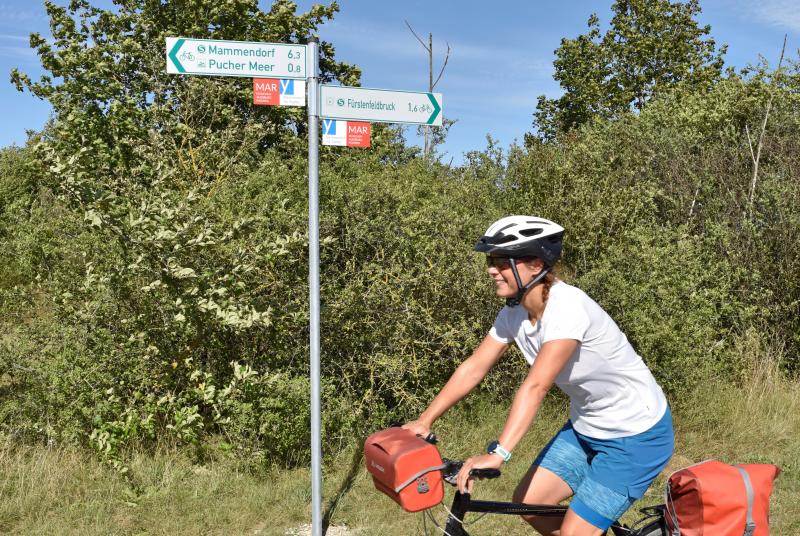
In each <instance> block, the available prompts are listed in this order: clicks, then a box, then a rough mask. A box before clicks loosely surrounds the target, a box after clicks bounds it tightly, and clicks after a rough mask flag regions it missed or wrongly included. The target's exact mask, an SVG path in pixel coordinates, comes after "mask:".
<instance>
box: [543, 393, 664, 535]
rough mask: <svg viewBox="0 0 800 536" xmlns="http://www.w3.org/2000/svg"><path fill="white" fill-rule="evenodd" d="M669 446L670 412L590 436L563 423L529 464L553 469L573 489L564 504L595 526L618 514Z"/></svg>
mask: <svg viewBox="0 0 800 536" xmlns="http://www.w3.org/2000/svg"><path fill="white" fill-rule="evenodd" d="M674 447H675V436H674V434H673V431H672V413H671V412H670V410H669V408H667V411H666V412H665V413H664V416H663V417H662V418H661V419H660V420H659V421H658V422H657V423H656V424H655V425H654V426H653V427H652V428H650V429H649V430H646V431H644V432H642V433H640V434H636V435H633V436H629V437H621V438H616V439H594V438H591V437H589V436H585V435H583V434H580V433H578V432H576V431H575V430H574V429H573V428H572V422H570V421H567V424H565V425H564V427H563V428H562V429H561V431H560V432H558V433H557V434H556V436H555V437H554V438H553V439H552V440H551V441H550V442H549V443H548V444H547V446H545V447H544V448H543V449H542V451H541V452H540V453H539V455H538V456H537V457H536V460H535V461H534V462H533V464H534V465H538V466H539V467H544V468H545V469H548V470H549V471H552V472H553V473H555V474H556V475H558V476H559V477H560V478H561V479H562V480H564V482H566V483H567V485H569V487H570V488H571V489H572V491H573V493H574V498H573V499H572V502H571V503H570V506H569V507H570V509H571V510H573V511H574V512H575V513H576V514H578V515H579V516H580V517H581V518H582V519H584V520H585V521H587V522H589V523H591V524H592V525H594V526H595V527H597V528H599V529H603V530H606V529H608V528H609V527H610V526H611V524H612V523H613V522H614V521H616V520H617V519H619V518H620V517H622V514H624V513H625V511H626V510H627V509H628V508H630V506H631V505H632V504H633V503H634V502H635V501H636V499H638V498H640V497H642V496H643V495H644V492H645V491H646V490H647V488H648V487H649V486H650V484H651V483H652V482H653V480H655V478H656V477H657V476H658V474H659V473H660V472H661V470H662V469H664V467H665V466H666V465H667V462H668V461H669V459H670V457H672V451H673V449H674Z"/></svg>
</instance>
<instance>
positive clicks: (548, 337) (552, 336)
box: [542, 299, 590, 344]
mask: <svg viewBox="0 0 800 536" xmlns="http://www.w3.org/2000/svg"><path fill="white" fill-rule="evenodd" d="M553 305H554V306H555V307H553V308H552V309H551V310H549V311H545V314H546V315H547V321H546V322H543V326H542V343H543V344H544V343H546V342H548V341H555V340H559V339H574V340H576V341H578V342H582V341H583V340H584V338H585V336H586V332H587V331H588V330H589V323H590V320H589V313H588V312H587V311H586V308H585V307H584V304H583V303H582V302H581V301H580V300H578V299H567V300H563V301H561V302H560V303H558V304H553ZM548 306H549V304H548Z"/></svg>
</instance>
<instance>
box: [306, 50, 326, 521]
mask: <svg viewBox="0 0 800 536" xmlns="http://www.w3.org/2000/svg"><path fill="white" fill-rule="evenodd" d="M308 55H309V57H310V60H311V65H310V69H309V73H308V75H309V76H308V84H307V85H308V283H309V302H310V324H311V329H310V336H311V340H310V348H311V534H312V536H322V467H321V465H322V438H321V430H322V422H321V419H320V413H321V411H320V388H319V382H320V364H319V360H320V358H319V111H318V110H317V108H318V107H319V39H318V38H316V37H312V38H311V39H310V40H309V41H308Z"/></svg>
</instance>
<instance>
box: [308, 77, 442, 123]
mask: <svg viewBox="0 0 800 536" xmlns="http://www.w3.org/2000/svg"><path fill="white" fill-rule="evenodd" d="M319 94H320V114H319V115H320V116H321V117H325V118H328V119H344V120H353V121H372V122H377V123H411V124H415V125H436V126H441V125H442V114H441V111H442V94H441V93H425V92H420V91H391V90H386V89H370V88H363V87H347V86H326V85H322V86H320V92H319Z"/></svg>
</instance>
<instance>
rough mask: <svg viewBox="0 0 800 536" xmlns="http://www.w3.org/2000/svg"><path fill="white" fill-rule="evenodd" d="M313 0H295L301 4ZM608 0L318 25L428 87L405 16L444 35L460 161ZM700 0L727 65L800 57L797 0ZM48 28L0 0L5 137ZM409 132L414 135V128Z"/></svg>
mask: <svg viewBox="0 0 800 536" xmlns="http://www.w3.org/2000/svg"><path fill="white" fill-rule="evenodd" d="M56 1H57V2H58V3H65V2H66V0H56ZM95 1H96V2H97V3H99V4H100V5H108V4H110V1H109V0H95ZM261 3H262V6H264V7H268V5H269V2H268V1H264V0H262V1H261ZM312 3H313V2H312V1H308V0H300V1H298V4H299V9H301V10H305V9H307V8H308V6H310V5H311V4H312ZM611 4H612V1H611V0H605V1H602V2H598V1H590V0H566V1H565V0H559V1H553V0H527V1H522V0H518V1H511V0H496V1H495V2H490V3H487V2H485V1H480V2H478V1H473V0H460V1H456V0H445V1H440V2H430V1H421V0H406V1H404V2H377V1H375V0H371V1H370V0H341V2H340V5H341V12H340V13H339V14H338V15H337V16H336V18H335V19H334V20H333V21H332V22H330V23H329V24H326V25H324V26H323V27H322V28H321V29H320V36H321V37H322V38H323V39H325V40H327V41H330V42H332V43H333V44H334V45H335V46H336V55H337V58H339V59H340V60H342V61H347V62H350V63H355V64H357V65H359V66H360V67H361V68H362V70H363V76H362V85H364V86H366V87H376V88H386V89H407V90H425V89H427V55H426V52H425V50H424V49H423V48H422V46H421V45H420V44H419V43H418V42H417V40H416V39H415V38H414V36H412V35H411V33H410V32H409V31H408V29H407V28H406V26H405V23H404V20H408V21H409V23H410V24H411V25H412V26H413V27H414V29H415V30H416V31H417V33H418V34H419V35H420V36H427V34H428V32H430V33H432V34H433V39H434V51H435V59H434V63H435V67H436V69H437V72H438V66H440V65H441V61H442V59H443V57H444V51H445V49H446V45H445V43H449V44H450V48H451V54H450V61H449V63H448V66H447V69H446V70H445V73H444V75H443V76H442V79H441V81H440V82H439V85H438V86H437V87H436V91H437V92H441V93H442V94H443V100H444V113H445V116H446V117H448V118H451V119H456V120H457V121H458V122H457V123H456V125H455V126H453V128H452V130H451V132H450V136H449V138H448V141H447V143H446V144H445V146H444V148H443V150H444V151H445V152H446V161H449V160H450V158H452V159H453V161H454V163H460V162H461V161H462V157H463V153H464V152H465V151H469V150H474V149H482V148H484V147H485V146H486V135H487V134H491V136H492V137H493V138H495V139H496V140H498V141H499V142H500V143H501V145H502V146H506V147H507V146H508V145H509V144H511V143H512V142H513V141H514V140H518V141H521V140H522V137H523V135H524V133H525V132H528V131H530V129H531V119H532V113H533V112H534V110H535V107H536V98H537V96H538V95H541V94H544V95H547V96H550V97H554V96H557V95H558V94H559V92H560V90H559V87H558V84H557V83H556V82H554V81H553V79H552V73H553V68H552V62H553V59H554V54H553V51H554V50H555V49H556V48H557V47H558V45H559V41H560V39H561V38H562V37H575V36H576V35H578V34H580V33H583V32H584V31H585V29H586V20H587V18H588V17H589V15H590V14H591V13H592V12H595V13H597V14H598V16H599V17H600V20H601V22H603V23H607V22H608V20H609V19H610V6H611ZM701 4H702V7H703V13H702V14H701V16H700V22H701V23H703V24H710V25H711V33H712V36H713V37H714V38H715V39H716V40H717V43H718V44H721V43H726V44H728V47H729V49H728V53H727V55H726V60H727V63H728V64H729V65H732V66H735V67H737V68H738V67H743V66H745V65H746V64H748V63H755V62H757V61H758V58H759V55H763V56H765V57H766V58H767V59H768V60H770V62H772V63H773V64H775V63H777V59H778V56H779V54H780V46H781V43H782V40H783V34H784V33H788V36H789V39H788V45H787V55H789V56H790V57H794V58H797V55H798V52H797V51H798V47H800V0H756V1H747V0H727V1H723V0H708V1H701ZM47 31H48V20H47V16H46V14H45V11H44V7H43V4H42V3H40V2H38V1H35V0H0V73H2V75H1V76H0V117H2V119H3V121H2V127H0V146H7V145H11V144H17V145H21V144H24V142H25V139H26V129H34V130H36V129H40V128H41V127H42V125H43V124H44V123H45V121H46V120H47V117H48V114H49V112H50V108H49V105H48V104H47V103H46V102H42V101H39V100H38V99H36V98H34V97H32V96H31V95H30V94H27V93H19V92H17V91H16V89H15V88H14V87H13V86H12V85H11V83H10V82H9V76H8V73H9V71H10V70H11V69H12V68H13V67H19V68H20V69H21V70H22V71H23V72H26V73H29V74H31V75H33V76H38V75H39V74H41V69H40V67H39V64H38V61H37V57H36V55H35V54H34V53H33V51H31V50H30V49H29V48H28V37H27V36H28V34H29V33H31V32H42V33H43V34H45V35H46V34H47ZM408 134H409V139H410V140H411V141H412V142H414V143H416V142H417V140H416V136H415V135H414V130H413V129H409V130H408ZM420 143H421V142H420Z"/></svg>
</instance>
